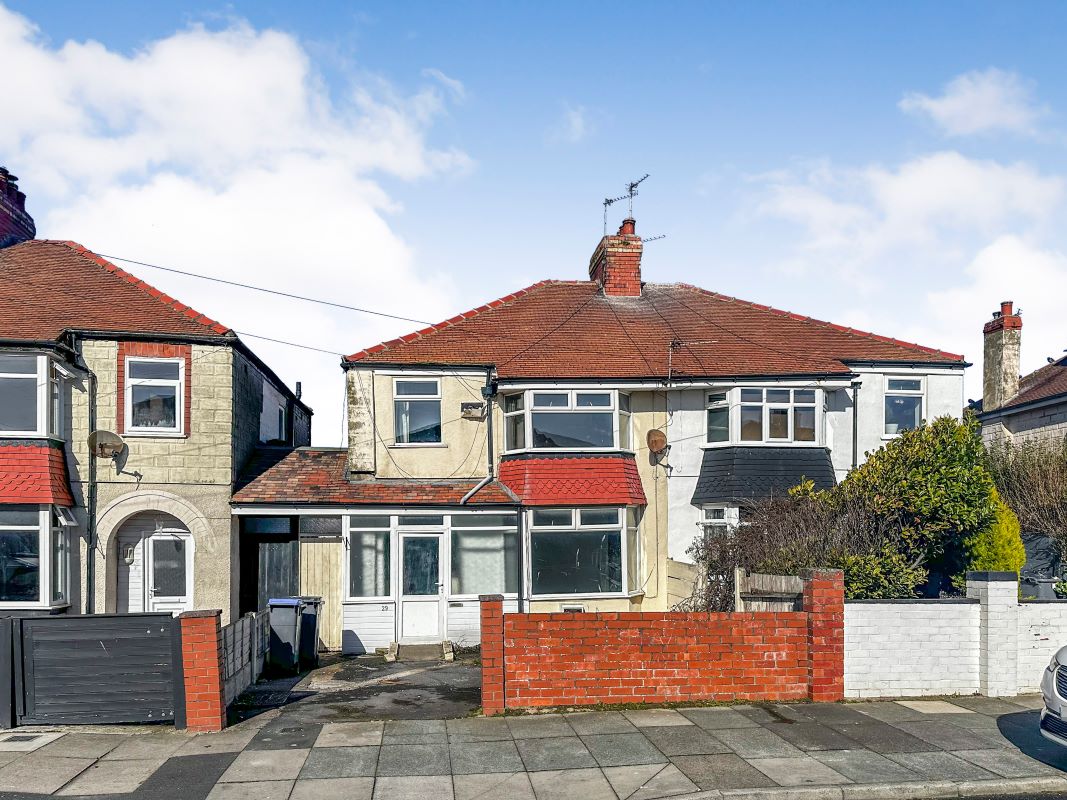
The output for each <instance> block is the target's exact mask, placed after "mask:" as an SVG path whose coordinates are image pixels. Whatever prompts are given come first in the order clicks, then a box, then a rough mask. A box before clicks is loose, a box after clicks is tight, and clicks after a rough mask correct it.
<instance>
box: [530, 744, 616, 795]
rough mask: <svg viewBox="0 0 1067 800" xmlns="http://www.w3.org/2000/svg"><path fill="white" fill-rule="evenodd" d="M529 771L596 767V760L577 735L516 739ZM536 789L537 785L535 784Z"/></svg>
mask: <svg viewBox="0 0 1067 800" xmlns="http://www.w3.org/2000/svg"><path fill="white" fill-rule="evenodd" d="M515 744H516V746H517V747H518V748H519V755H520V756H522V763H523V764H524V765H525V766H526V771H527V772H538V771H542V770H552V771H559V770H575V769H583V768H586V767H595V766H596V765H597V763H596V760H595V759H594V758H593V756H592V754H591V753H590V752H589V750H588V749H587V748H586V746H585V745H584V744H582V740H581V739H579V738H578V737H577V736H567V737H559V738H553V739H516V740H515ZM534 788H535V789H536V788H537V787H536V785H535V786H534Z"/></svg>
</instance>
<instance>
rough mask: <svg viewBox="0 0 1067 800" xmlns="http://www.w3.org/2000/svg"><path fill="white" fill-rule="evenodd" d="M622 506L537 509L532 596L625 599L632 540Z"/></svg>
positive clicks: (533, 530)
mask: <svg viewBox="0 0 1067 800" xmlns="http://www.w3.org/2000/svg"><path fill="white" fill-rule="evenodd" d="M630 527H631V526H630V525H629V524H628V521H627V520H625V519H624V509H621V508H617V507H616V508H600V507H593V508H537V509H534V510H533V511H531V512H530V588H531V596H532V597H533V598H534V599H537V598H549V597H598V596H601V597H625V596H626V594H627V587H628V586H629V583H630V581H629V580H628V579H627V572H628V564H629V559H628V558H627V549H628V545H629V542H628V540H630V539H631V538H636V529H637V525H636V520H635V521H634V525H633V526H632V527H633V530H634V533H635V536H634V537H631V536H629V535H626V536H624V535H623V532H624V530H626V529H628V528H630Z"/></svg>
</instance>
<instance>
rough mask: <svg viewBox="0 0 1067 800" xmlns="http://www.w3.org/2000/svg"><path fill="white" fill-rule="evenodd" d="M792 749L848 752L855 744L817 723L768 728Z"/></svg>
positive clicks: (842, 735)
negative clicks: (791, 746)
mask: <svg viewBox="0 0 1067 800" xmlns="http://www.w3.org/2000/svg"><path fill="white" fill-rule="evenodd" d="M768 727H769V728H770V729H771V731H773V732H774V733H775V734H777V735H778V736H781V737H782V738H783V739H785V740H786V741H787V742H789V743H790V744H791V745H793V746H794V747H798V748H800V749H801V750H804V751H809V750H848V749H850V748H854V747H856V743H855V742H854V741H852V740H851V739H849V738H848V737H847V736H845V734H843V733H841V731H839V730H835V729H834V728H831V727H828V726H826V725H822V724H820V723H818V722H794V723H792V724H777V725H770V726H768Z"/></svg>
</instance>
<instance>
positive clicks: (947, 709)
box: [897, 700, 974, 714]
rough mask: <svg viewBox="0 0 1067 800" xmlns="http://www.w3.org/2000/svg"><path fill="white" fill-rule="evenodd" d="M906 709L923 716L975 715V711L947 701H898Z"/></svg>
mask: <svg viewBox="0 0 1067 800" xmlns="http://www.w3.org/2000/svg"><path fill="white" fill-rule="evenodd" d="M897 702H898V703H900V705H902V706H904V707H905V708H911V709H914V710H915V711H920V712H922V713H923V714H973V713H974V712H973V711H970V710H969V709H966V708H964V707H963V706H958V705H956V704H955V703H950V702H949V701H947V700H897Z"/></svg>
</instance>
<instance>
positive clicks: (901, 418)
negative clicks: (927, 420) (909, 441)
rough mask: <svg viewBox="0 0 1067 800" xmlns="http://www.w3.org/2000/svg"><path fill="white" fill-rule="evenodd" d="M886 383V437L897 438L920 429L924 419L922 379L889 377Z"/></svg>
mask: <svg viewBox="0 0 1067 800" xmlns="http://www.w3.org/2000/svg"><path fill="white" fill-rule="evenodd" d="M885 381H886V385H885V430H884V433H885V435H886V436H896V435H897V434H899V433H903V432H904V431H910V430H912V429H913V428H918V427H919V425H921V424H922V419H923V380H922V378H900V377H892V376H888V375H887V376H886V379H885Z"/></svg>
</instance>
